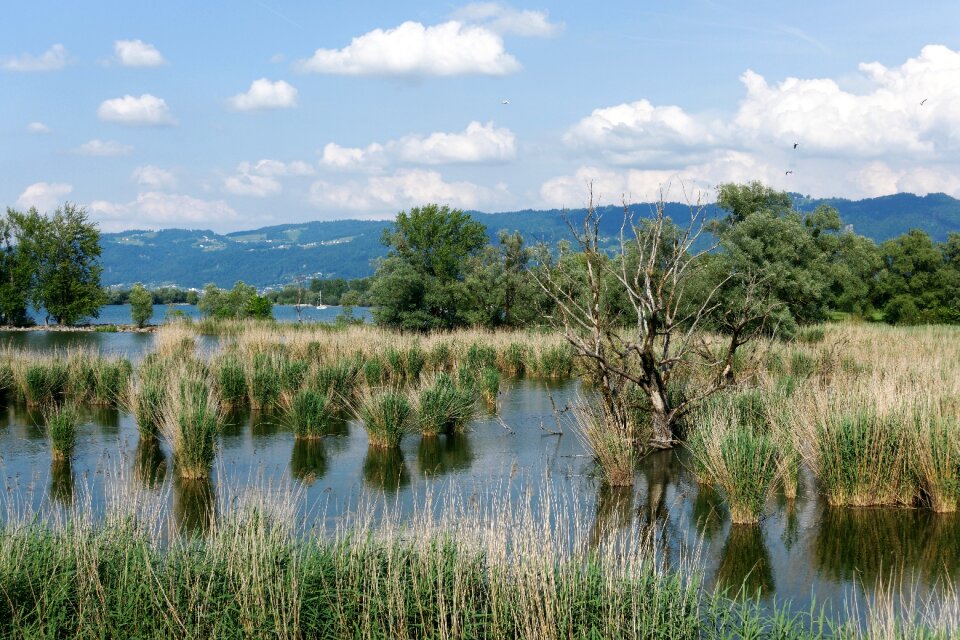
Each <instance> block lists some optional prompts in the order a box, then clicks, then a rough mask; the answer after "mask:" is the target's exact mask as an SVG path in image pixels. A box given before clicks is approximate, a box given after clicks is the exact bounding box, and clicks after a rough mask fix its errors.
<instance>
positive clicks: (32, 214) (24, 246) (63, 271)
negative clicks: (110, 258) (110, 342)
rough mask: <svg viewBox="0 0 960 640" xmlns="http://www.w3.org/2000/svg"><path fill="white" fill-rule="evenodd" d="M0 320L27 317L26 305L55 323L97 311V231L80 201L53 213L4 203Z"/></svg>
mask: <svg viewBox="0 0 960 640" xmlns="http://www.w3.org/2000/svg"><path fill="white" fill-rule="evenodd" d="M0 253H2V258H0V281H2V284H0V292H2V294H3V295H2V297H0V299H2V302H0V320H2V321H3V322H4V323H5V324H25V323H28V322H29V318H28V316H27V308H28V306H29V305H32V306H33V307H34V309H36V310H37V311H40V310H41V309H43V310H45V312H46V314H47V316H48V317H49V318H52V319H53V320H54V321H55V322H57V323H59V324H68V325H70V324H75V323H76V322H77V321H79V320H81V319H82V318H85V317H97V315H98V314H99V312H100V307H102V306H103V305H104V304H105V303H106V294H105V293H104V291H103V289H102V288H101V287H100V274H101V271H102V269H101V267H100V262H99V258H100V231H99V230H98V229H97V226H96V224H94V223H92V222H90V221H89V220H88V218H87V213H86V211H85V210H84V209H83V208H82V207H78V206H77V205H75V204H72V203H69V202H68V203H65V204H64V206H63V207H60V208H58V209H57V210H56V211H55V212H54V213H53V215H52V216H50V217H47V216H45V215H42V214H40V213H39V212H38V211H37V210H36V209H30V210H29V211H27V212H26V213H22V212H19V211H15V210H13V209H7V214H6V218H5V219H4V220H3V221H2V222H0Z"/></svg>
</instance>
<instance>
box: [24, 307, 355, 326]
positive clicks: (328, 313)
mask: <svg viewBox="0 0 960 640" xmlns="http://www.w3.org/2000/svg"><path fill="white" fill-rule="evenodd" d="M342 311H343V307H339V306H335V305H328V306H325V307H323V308H322V309H318V308H317V307H312V306H310V305H301V307H300V311H299V313H298V312H297V309H296V307H295V305H292V304H275V305H273V309H272V314H273V319H274V320H276V321H277V322H299V321H301V320H302V321H303V322H335V321H336V319H337V316H338V315H340V314H341V312H342ZM31 315H32V317H33V320H34V322H36V323H38V324H42V323H43V322H44V319H45V318H44V314H42V313H40V312H36V311H34V310H31ZM352 315H353V317H354V318H358V319H361V320H365V321H367V322H369V321H370V319H371V318H372V313H371V310H370V308H369V307H353V309H352ZM181 316H186V317H187V318H193V319H199V318H200V317H201V314H200V309H199V308H198V307H197V305H195V304H155V305H153V315H152V316H151V317H150V320H149V322H150V323H151V324H162V323H164V322H166V321H167V320H168V319H170V318H173V317H181ZM83 322H91V323H94V324H132V323H133V320H132V318H131V315H130V305H129V304H108V305H106V306H104V307H101V308H100V313H99V314H98V315H97V317H96V318H86V319H85V320H84V321H83Z"/></svg>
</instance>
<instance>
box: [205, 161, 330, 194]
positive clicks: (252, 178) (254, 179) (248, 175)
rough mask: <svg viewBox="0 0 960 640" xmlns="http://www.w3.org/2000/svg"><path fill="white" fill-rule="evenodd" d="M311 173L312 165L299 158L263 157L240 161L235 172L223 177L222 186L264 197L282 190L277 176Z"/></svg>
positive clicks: (312, 170) (225, 188)
mask: <svg viewBox="0 0 960 640" xmlns="http://www.w3.org/2000/svg"><path fill="white" fill-rule="evenodd" d="M313 173H314V169H313V166H311V165H310V164H309V163H307V162H303V161H300V160H295V161H293V162H281V161H279V160H269V159H263V160H260V161H258V162H255V163H251V162H241V163H240V164H239V165H237V173H236V174H234V175H232V176H228V177H227V178H224V181H223V188H224V190H225V191H227V192H228V193H232V194H234V195H238V196H254V197H257V198H264V197H266V196H271V195H275V194H277V193H280V191H282V190H283V185H282V184H280V181H279V180H277V178H279V177H297V176H309V175H313Z"/></svg>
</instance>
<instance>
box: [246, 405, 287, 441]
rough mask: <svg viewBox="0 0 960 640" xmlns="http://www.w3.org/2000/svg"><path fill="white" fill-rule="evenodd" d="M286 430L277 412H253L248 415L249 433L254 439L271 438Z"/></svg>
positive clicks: (281, 416)
mask: <svg viewBox="0 0 960 640" xmlns="http://www.w3.org/2000/svg"><path fill="white" fill-rule="evenodd" d="M285 430H286V425H285V424H284V423H283V414H282V413H280V412H279V411H263V412H260V411H254V412H253V413H252V414H250V432H251V433H252V434H253V435H254V436H256V437H263V436H273V435H276V434H278V433H282V432H283V431H285Z"/></svg>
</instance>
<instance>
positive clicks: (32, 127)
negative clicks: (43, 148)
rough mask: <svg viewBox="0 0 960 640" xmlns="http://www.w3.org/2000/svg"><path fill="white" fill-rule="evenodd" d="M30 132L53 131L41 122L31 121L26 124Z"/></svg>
mask: <svg viewBox="0 0 960 640" xmlns="http://www.w3.org/2000/svg"><path fill="white" fill-rule="evenodd" d="M27 131H29V132H30V133H53V130H52V129H51V128H50V127H48V126H47V125H45V124H43V123H42V122H31V123H30V124H28V125H27Z"/></svg>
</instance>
